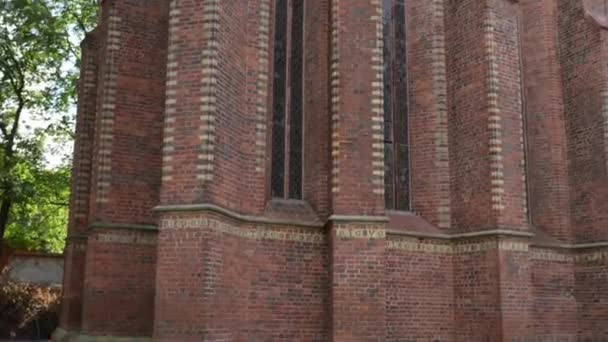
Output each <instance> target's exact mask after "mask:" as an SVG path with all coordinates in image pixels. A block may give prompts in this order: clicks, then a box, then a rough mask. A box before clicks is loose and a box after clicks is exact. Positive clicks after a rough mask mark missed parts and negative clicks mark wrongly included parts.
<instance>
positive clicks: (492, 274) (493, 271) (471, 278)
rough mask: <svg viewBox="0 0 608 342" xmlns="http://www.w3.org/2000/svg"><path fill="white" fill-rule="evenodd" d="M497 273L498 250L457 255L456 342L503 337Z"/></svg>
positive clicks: (455, 293)
mask: <svg viewBox="0 0 608 342" xmlns="http://www.w3.org/2000/svg"><path fill="white" fill-rule="evenodd" d="M483 242H485V243H486V244H487V243H495V242H493V241H489V242H488V241H483ZM498 272H499V270H498V252H497V250H496V249H489V250H486V251H478V252H473V253H466V254H458V255H455V256H454V326H455V327H456V331H455V335H456V340H457V341H499V340H500V339H501V336H502V333H501V332H502V326H501V321H500V305H499V296H500V292H499V287H498V281H499V278H498Z"/></svg>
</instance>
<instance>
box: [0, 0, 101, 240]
mask: <svg viewBox="0 0 608 342" xmlns="http://www.w3.org/2000/svg"><path fill="white" fill-rule="evenodd" d="M96 8H97V4H96V1H95V0H11V1H0V248H1V247H2V242H3V239H4V236H5V232H6V230H7V228H8V227H10V228H11V231H12V233H11V236H12V237H13V238H15V236H16V235H18V234H17V232H19V231H21V230H22V233H23V236H28V234H29V235H30V236H31V232H32V231H35V230H36V229H38V230H40V229H46V228H45V227H50V226H53V224H52V223H53V222H55V223H57V221H58V220H60V221H61V220H62V221H63V226H65V221H66V217H67V214H65V213H66V212H67V209H65V207H66V206H67V197H69V190H67V191H68V194H66V189H69V186H68V183H69V172H67V171H66V167H65V166H63V167H60V168H58V169H57V170H48V169H46V168H47V166H46V164H45V162H44V158H43V157H44V152H45V149H46V144H45V143H46V142H48V141H49V140H51V139H62V138H63V139H65V137H66V135H67V136H68V139H70V136H69V135H70V132H71V127H72V126H73V121H74V117H73V114H70V111H69V109H70V108H73V105H74V101H75V97H76V91H75V90H76V80H77V71H78V66H79V62H80V55H79V49H78V48H77V44H78V42H79V41H80V40H81V39H82V38H83V37H84V34H85V33H86V31H87V30H89V29H90V28H91V27H92V25H93V22H94V18H95V11H96ZM26 117H27V120H25V119H26ZM31 123H36V127H32V125H31ZM52 203H54V204H55V206H56V207H60V206H63V207H64V210H63V211H62V210H57V208H55V209H53V208H52V206H51V204H52ZM34 226H35V227H34ZM27 229H30V230H31V231H29V232H26V230H27ZM64 229H65V228H64ZM23 240H24V241H26V240H27V239H23Z"/></svg>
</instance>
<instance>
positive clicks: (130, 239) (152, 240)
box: [93, 232, 156, 246]
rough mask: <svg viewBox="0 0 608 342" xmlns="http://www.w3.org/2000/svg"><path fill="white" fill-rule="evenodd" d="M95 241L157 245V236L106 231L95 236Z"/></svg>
mask: <svg viewBox="0 0 608 342" xmlns="http://www.w3.org/2000/svg"><path fill="white" fill-rule="evenodd" d="M93 239H94V241H95V242H101V243H118V244H126V245H152V246H154V245H156V237H155V236H142V235H139V234H116V233H110V232H104V233H100V234H95V235H94V236H93Z"/></svg>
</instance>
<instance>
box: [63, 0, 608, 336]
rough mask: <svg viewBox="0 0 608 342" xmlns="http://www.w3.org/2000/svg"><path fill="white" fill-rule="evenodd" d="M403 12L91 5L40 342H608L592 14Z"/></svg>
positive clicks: (314, 1) (607, 98)
mask: <svg viewBox="0 0 608 342" xmlns="http://www.w3.org/2000/svg"><path fill="white" fill-rule="evenodd" d="M277 1H286V3H285V4H286V5H287V7H286V8H291V9H293V8H299V7H298V6H299V5H298V1H302V2H301V4H303V13H302V17H303V18H304V22H303V25H302V27H303V35H302V37H301V39H302V42H301V43H302V45H303V51H302V56H301V58H302V60H303V64H304V66H303V69H304V70H303V75H302V82H303V85H302V89H303V91H302V93H303V95H302V97H303V98H302V106H303V107H302V113H303V120H302V132H301V135H302V137H303V140H302V160H301V165H302V172H301V174H302V179H301V184H302V190H303V191H302V196H301V199H284V198H273V197H272V192H271V179H272V174H271V173H272V167H271V166H272V165H273V164H272V159H273V154H272V151H273V139H272V137H273V132H272V130H273V128H274V127H283V126H282V124H284V126H285V127H286V132H287V133H286V141H287V139H289V134H290V132H292V130H291V129H292V128H291V127H289V124H290V122H289V121H290V119H289V117H290V116H289V115H285V117H287V121H286V122H287V123H286V124H285V123H281V124H279V125H275V124H274V123H273V118H274V117H275V116H274V115H273V114H274V113H273V110H275V109H274V105H273V103H274V102H273V100H274V99H273V96H276V94H275V91H274V89H273V85H274V84H275V83H274V81H275V78H276V77H279V76H276V75H278V74H281V72H280V73H277V70H274V68H275V67H276V65H277V64H276V63H274V61H275V60H276V58H281V57H284V58H286V62H285V63H284V64H285V65H286V66H287V68H288V69H289V68H293V67H294V66H293V65H292V64H290V62H289V59H290V58H291V56H290V54H293V53H294V51H298V50H297V49H291V47H290V46H287V47H285V48H284V49H275V36H276V33H277V31H276V30H277V28H281V27H289V26H290V25H291V24H289V25H287V24H286V23H284V22H282V23H278V22H277V19H276V18H277V17H276V16H275V13H274V12H275V10H276V8H277V6H276V5H277ZM391 4H392V5H394V6H395V7H394V8H404V11H405V23H404V25H405V32H404V33H403V32H400V34H399V35H397V34H395V35H384V33H383V31H382V30H383V29H384V27H402V26H398V25H383V21H384V20H386V15H387V12H391V11H390V7H387V6H391ZM400 4H401V0H306V1H304V0H250V1H245V0H148V1H133V0H104V1H102V2H101V4H100V8H101V14H100V16H99V18H100V19H99V25H98V28H97V29H95V30H94V31H93V32H92V33H90V34H89V35H88V36H87V38H86V39H85V41H84V42H83V45H82V49H83V58H82V71H81V79H80V82H79V91H78V94H79V105H78V116H77V125H76V146H75V150H74V168H73V183H72V188H73V191H72V199H71V213H70V224H69V238H68V241H67V247H66V251H65V252H66V253H65V255H66V269H65V278H64V305H63V308H62V313H61V323H60V326H61V328H60V329H59V330H58V331H57V333H56V335H55V340H57V341H92V340H99V341H102V340H103V341H106V340H107V341H127V340H128V341H142V342H143V341H171V342H173V341H340V342H342V341H441V342H448V341H547V342H549V341H550V342H553V341H605V340H608V309H607V308H608V216H607V215H608V62H606V61H608V19H606V18H608V13H604V12H603V11H604V10H605V9H606V8H608V7H602V6H603V5H608V3H607V2H606V1H605V0H519V1H513V0H428V1H427V0H404V1H403V7H401V6H402V5H400ZM279 8H281V6H279ZM383 9H384V10H383ZM387 9H389V10H387ZM290 11H291V10H290ZM290 13H291V12H290ZM291 16H293V13H292V14H290V15H288V16H287V18H288V19H287V21H288V22H291V21H290V20H291V19H290V18H291ZM399 18H402V16H399ZM603 20H606V25H604V21H603ZM294 32H295V31H294ZM279 33H281V32H279ZM284 33H285V34H290V35H292V36H290V38H289V39H287V40H286V43H285V44H287V45H289V44H292V43H293V42H292V40H293V39H300V38H299V33H297V32H296V33H291V31H289V33H287V32H284ZM403 35H405V37H406V38H407V39H406V42H405V44H404V45H402V46H405V50H406V51H405V52H404V53H405V54H406V57H407V58H406V60H405V61H398V60H393V61H392V64H395V63H397V64H398V63H400V62H403V63H405V64H404V65H405V68H406V70H407V73H406V74H405V75H401V76H403V78H404V80H403V81H404V82H405V83H403V84H407V94H399V93H398V91H397V90H395V89H397V87H388V88H386V87H387V84H386V82H389V81H388V79H389V77H385V76H386V75H389V76H390V75H391V74H390V72H388V73H387V71H386V70H384V67H386V65H390V64H391V63H385V53H386V52H385V49H384V47H385V46H384V44H385V39H389V38H386V37H393V36H395V37H402V36H403ZM390 39H392V38H390ZM387 41H388V40H387ZM387 46H388V45H387ZM282 53H285V56H283V55H281V54H282ZM275 54H278V55H275ZM296 64H297V63H296ZM278 65H282V64H281V63H279V64H278ZM295 68H298V66H297V65H296V66H295ZM292 72H293V70H291V69H290V71H289V72H285V74H286V75H291V74H292ZM393 72H395V71H393ZM393 76H394V75H393ZM401 76H399V77H401ZM286 77H291V76H286ZM392 78H395V77H392ZM285 84H287V85H290V84H291V83H290V81H286V83H285ZM286 88H287V90H286V93H287V95H285V96H284V97H285V99H286V101H287V103H289V101H291V100H292V98H291V97H290V96H289V92H290V91H291V88H290V87H286ZM389 88H390V89H392V90H391V91H392V92H393V93H390V94H391V96H392V97H393V98H399V99H400V100H404V99H403V98H401V97H400V96H407V98H405V102H404V103H407V113H401V114H404V115H402V117H405V118H407V125H405V126H407V127H408V132H407V136H408V141H407V148H408V149H409V150H408V153H409V160H408V162H407V163H404V164H403V165H401V166H399V167H403V166H404V165H405V164H409V165H408V167H409V170H408V172H402V173H399V174H401V175H404V174H407V175H409V176H408V177H410V178H409V180H408V179H399V181H398V182H393V183H394V184H407V183H409V187H408V191H409V193H408V196H409V199H410V202H409V206H410V207H411V209H410V211H408V212H405V211H394V210H386V209H385V203H386V200H385V194H384V192H385V184H386V182H385V178H386V179H387V180H388V179H390V178H389V177H392V176H391V175H392V173H390V172H389V173H387V172H385V167H386V166H385V160H384V159H385V144H386V139H387V138H386V135H385V132H388V131H387V129H389V128H387V127H393V126H392V124H391V123H390V122H389V123H387V121H386V120H387V119H386V117H385V115H384V114H385V113H384V110H385V106H384V101H385V95H386V94H388V93H387V92H386V89H389ZM399 89H401V90H403V89H404V88H403V87H402V88H399ZM294 91H299V90H294ZM280 96H282V95H279V98H280ZM386 96H388V95H386ZM391 101H392V100H391ZM391 103H392V102H391ZM286 108H291V107H289V105H286ZM405 126H400V127H405ZM390 129H392V128H390ZM298 134H300V132H298ZM298 139H299V138H298ZM274 143H275V144H276V142H274ZM403 144H405V143H403ZM389 145H390V144H389ZM289 146H290V148H291V146H292V145H289ZM390 146H392V145H390ZM390 146H389V148H390ZM387 151H389V149H388V148H387ZM275 152H276V150H275ZM295 155H297V154H295ZM293 165H299V163H295V164H292V163H289V167H286V169H287V172H286V175H287V174H289V168H290V167H292V166H293ZM298 198H299V197H298ZM397 207H399V208H400V207H403V206H395V208H397Z"/></svg>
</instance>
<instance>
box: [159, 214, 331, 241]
mask: <svg viewBox="0 0 608 342" xmlns="http://www.w3.org/2000/svg"><path fill="white" fill-rule="evenodd" d="M249 225H251V227H241V226H239V225H237V224H234V223H228V222H225V221H222V220H218V219H214V218H210V217H208V215H194V216H192V215H187V216H176V215H171V216H163V218H162V219H161V225H160V229H161V230H175V229H201V230H209V231H212V232H215V233H219V234H227V235H231V236H236V237H240V238H244V239H250V240H275V241H287V242H289V241H290V242H302V243H312V244H321V243H326V241H327V239H326V234H323V233H321V232H319V231H315V230H316V229H314V230H313V229H311V228H305V229H302V228H284V229H279V228H274V227H264V226H263V225H260V224H255V223H253V222H251V223H250V224H249Z"/></svg>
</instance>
